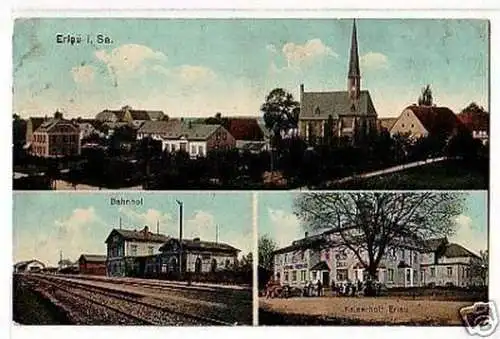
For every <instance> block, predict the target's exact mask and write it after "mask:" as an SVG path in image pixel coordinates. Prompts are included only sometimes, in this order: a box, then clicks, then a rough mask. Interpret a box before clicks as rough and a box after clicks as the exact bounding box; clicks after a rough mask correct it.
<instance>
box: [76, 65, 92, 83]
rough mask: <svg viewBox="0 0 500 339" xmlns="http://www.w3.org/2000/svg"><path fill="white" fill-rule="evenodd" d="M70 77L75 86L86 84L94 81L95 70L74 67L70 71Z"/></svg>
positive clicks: (84, 66) (87, 67)
mask: <svg viewBox="0 0 500 339" xmlns="http://www.w3.org/2000/svg"><path fill="white" fill-rule="evenodd" d="M71 75H72V76H73V80H74V81H75V82H76V83H77V84H88V83H91V82H92V81H93V80H94V76H95V69H94V67H93V66H90V65H81V66H76V67H73V68H72V69H71Z"/></svg>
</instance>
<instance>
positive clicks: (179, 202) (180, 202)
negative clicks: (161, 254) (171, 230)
mask: <svg viewBox="0 0 500 339" xmlns="http://www.w3.org/2000/svg"><path fill="white" fill-rule="evenodd" d="M176 201H177V204H178V205H179V277H180V279H181V280H182V207H183V203H182V201H179V200H176Z"/></svg>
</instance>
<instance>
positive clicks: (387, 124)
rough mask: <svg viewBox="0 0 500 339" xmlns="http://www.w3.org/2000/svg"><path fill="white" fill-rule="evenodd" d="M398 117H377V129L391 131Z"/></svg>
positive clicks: (380, 131)
mask: <svg viewBox="0 0 500 339" xmlns="http://www.w3.org/2000/svg"><path fill="white" fill-rule="evenodd" d="M396 120H398V118H378V119H377V129H378V132H379V133H382V132H387V133H389V132H390V130H391V128H392V126H394V123H395V122H396Z"/></svg>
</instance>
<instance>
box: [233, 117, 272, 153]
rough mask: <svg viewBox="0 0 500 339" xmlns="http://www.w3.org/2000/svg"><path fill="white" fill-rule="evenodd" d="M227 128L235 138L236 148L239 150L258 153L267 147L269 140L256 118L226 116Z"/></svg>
mask: <svg viewBox="0 0 500 339" xmlns="http://www.w3.org/2000/svg"><path fill="white" fill-rule="evenodd" d="M227 130H228V132H229V134H231V135H232V136H233V137H234V139H235V140H236V148H237V149H238V150H240V151H248V152H250V153H260V152H262V151H267V150H268V148H269V141H268V140H266V138H265V131H264V130H263V129H262V126H261V125H259V122H258V118H245V117H237V118H227Z"/></svg>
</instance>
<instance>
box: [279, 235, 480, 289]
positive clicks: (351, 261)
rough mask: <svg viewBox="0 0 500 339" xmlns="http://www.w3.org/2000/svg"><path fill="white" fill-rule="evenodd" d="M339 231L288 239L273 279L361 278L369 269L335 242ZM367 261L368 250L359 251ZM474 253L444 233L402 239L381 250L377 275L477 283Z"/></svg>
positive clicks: (387, 280)
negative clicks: (422, 238)
mask: <svg viewBox="0 0 500 339" xmlns="http://www.w3.org/2000/svg"><path fill="white" fill-rule="evenodd" d="M338 237H339V236H338V234H336V233H333V232H332V231H327V232H323V233H320V234H317V235H313V236H309V235H308V233H307V232H306V234H305V237H304V238H302V239H299V240H296V241H293V242H292V244H291V245H289V246H286V247H284V248H281V249H278V250H277V251H275V252H274V255H273V260H274V272H273V273H274V277H273V278H274V280H276V281H278V282H280V283H281V284H282V285H290V286H297V287H303V286H304V285H305V284H306V283H307V282H309V281H317V280H320V281H321V283H322V284H323V286H331V285H332V283H341V282H345V281H351V282H353V281H358V280H359V281H364V280H366V279H367V277H368V272H367V270H366V269H365V267H364V266H363V265H362V263H361V262H360V260H359V259H358V257H357V256H356V254H355V253H354V252H352V251H350V250H348V249H346V248H344V247H342V246H339V245H338V243H339V239H338ZM360 255H361V257H362V258H363V261H364V262H368V256H367V253H363V252H362V253H360ZM479 260H480V258H479V256H478V255H476V254H475V253H473V252H471V251H469V250H468V249H466V248H465V247H463V246H461V245H459V244H456V243H450V242H448V239H447V238H438V239H428V240H426V241H424V242H423V243H420V244H418V245H417V244H411V242H409V241H401V242H400V243H399V244H397V245H392V246H390V247H389V248H388V250H387V251H386V252H385V254H384V256H383V257H382V260H381V261H380V264H379V265H378V269H377V276H376V278H377V280H378V281H379V282H381V283H383V284H384V285H386V286H387V287H388V288H391V287H417V286H460V287H466V286H471V285H481V284H483V281H482V279H481V278H480V277H478V276H474V272H473V270H472V269H471V267H472V266H473V265H474V264H475V263H477V262H478V261H479Z"/></svg>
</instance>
